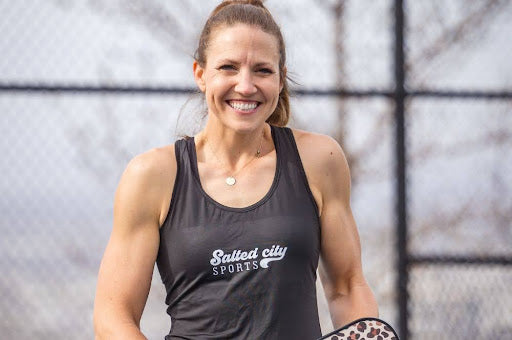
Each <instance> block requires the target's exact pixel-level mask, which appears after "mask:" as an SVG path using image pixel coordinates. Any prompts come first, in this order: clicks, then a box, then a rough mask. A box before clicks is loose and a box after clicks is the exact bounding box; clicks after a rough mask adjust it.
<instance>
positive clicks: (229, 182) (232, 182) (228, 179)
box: [204, 130, 265, 187]
mask: <svg viewBox="0 0 512 340" xmlns="http://www.w3.org/2000/svg"><path fill="white" fill-rule="evenodd" d="M264 133H265V130H263V133H262V134H261V139H260V146H259V147H258V149H257V150H256V153H255V154H254V156H253V157H252V158H251V160H250V161H248V162H247V163H245V164H244V166H243V167H241V168H240V169H238V170H237V171H236V172H235V173H233V174H231V175H229V176H227V177H226V179H225V180H224V181H225V182H226V184H227V185H229V186H230V187H232V186H233V185H235V184H236V178H235V176H236V175H237V174H238V173H239V172H240V171H242V170H243V169H245V167H246V166H248V165H249V164H250V163H251V162H252V161H253V160H255V159H256V158H260V157H261V145H262V144H263V135H264ZM204 143H205V144H206V145H208V149H210V152H211V153H212V154H213V156H214V157H215V159H216V160H217V162H219V163H220V164H221V166H222V167H223V168H224V169H225V168H226V166H225V164H224V163H223V162H221V161H220V159H219V157H217V153H216V152H215V151H214V150H213V149H212V147H211V145H210V142H209V141H208V137H206V136H204Z"/></svg>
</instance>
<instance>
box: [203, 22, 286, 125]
mask: <svg viewBox="0 0 512 340" xmlns="http://www.w3.org/2000/svg"><path fill="white" fill-rule="evenodd" d="M194 76H195V79H196V82H197V84H198V86H199V88H200V89H201V91H202V92H204V94H205V97H206V103H207V105H208V114H209V119H210V120H212V119H214V120H216V121H218V122H219V123H220V124H221V125H223V126H224V127H227V128H229V129H232V130H234V131H238V132H244V131H245V132H249V131H254V130H255V129H256V128H258V127H261V125H262V124H263V123H264V122H265V121H266V120H267V118H268V117H270V115H271V114H272V113H273V112H274V110H275V108H276V106H277V102H278V99H279V92H280V91H281V89H282V84H281V81H280V78H279V47H278V41H277V39H276V38H275V37H274V36H273V35H271V34H268V33H266V32H264V31H262V30H261V29H260V28H258V27H256V26H249V25H245V24H237V25H234V26H221V27H218V28H216V29H215V30H214V31H213V32H212V35H211V38H210V41H209V45H208V48H207V50H206V64H205V65H203V67H202V66H200V65H199V64H198V63H197V62H195V63H194Z"/></svg>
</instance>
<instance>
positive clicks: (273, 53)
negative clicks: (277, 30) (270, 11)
mask: <svg viewBox="0 0 512 340" xmlns="http://www.w3.org/2000/svg"><path fill="white" fill-rule="evenodd" d="M206 54H207V59H223V58H231V59H233V58H236V59H241V58H249V57H250V58H251V59H258V61H264V62H272V63H275V62H277V63H279V43H278V40H277V38H276V37H275V36H273V35H272V34H270V33H267V32H265V31H263V30H262V29H261V28H259V27H257V26H249V25H246V24H236V25H232V26H226V25H223V26H220V27H217V28H215V30H214V31H213V32H212V34H211V37H210V41H209V44H208V49H207V53H206Z"/></svg>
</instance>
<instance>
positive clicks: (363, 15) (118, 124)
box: [0, 0, 512, 339]
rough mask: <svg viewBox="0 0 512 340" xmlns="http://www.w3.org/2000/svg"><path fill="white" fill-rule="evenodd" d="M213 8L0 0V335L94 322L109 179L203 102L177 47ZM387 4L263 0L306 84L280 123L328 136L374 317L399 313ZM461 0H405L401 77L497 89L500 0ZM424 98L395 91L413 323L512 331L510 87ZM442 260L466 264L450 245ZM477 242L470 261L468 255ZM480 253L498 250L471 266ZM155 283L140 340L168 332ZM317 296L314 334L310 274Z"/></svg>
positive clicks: (430, 329)
mask: <svg viewBox="0 0 512 340" xmlns="http://www.w3.org/2000/svg"><path fill="white" fill-rule="evenodd" d="M215 4H216V2H211V3H209V2H208V4H203V3H202V2H197V1H151V2H148V1H142V0H126V1H120V0H119V1H110V2H108V3H106V2H102V1H95V0H94V1H85V0H83V1H78V0H75V1H62V0H49V1H45V2H41V1H33V0H24V1H19V2H16V3H7V2H5V1H0V13H2V14H0V17H1V18H2V20H0V32H1V35H0V36H1V38H0V50H2V58H1V59H0V110H1V112H2V114H1V115H0V117H1V118H0V119H1V120H0V131H1V135H2V138H1V139H0V152H1V154H2V156H3V157H2V162H1V163H0V171H1V173H2V176H1V177H0V178H1V179H0V189H1V193H2V195H1V196H0V211H1V218H0V234H1V237H0V255H1V256H0V271H1V273H2V276H1V277H0V297H1V302H0V329H1V330H2V334H3V336H5V337H6V338H9V339H29V338H33V337H39V338H45V339H46V338H52V339H69V338H74V339H91V338H93V332H92V308H93V299H94V292H95V285H96V276H97V271H98V267H99V262H100V259H101V256H102V253H103V250H104V247H105V245H106V243H107V241H108V237H109V233H110V229H111V220H112V201H113V195H114V191H115V188H116V186H117V182H118V180H119V177H120V175H121V173H122V171H123V169H124V167H125V166H126V164H127V162H128V161H129V160H130V159H131V158H132V157H133V156H135V155H137V154H139V153H141V152H144V151H146V150H148V149H150V148H153V147H157V146H160V145H165V144H168V143H172V142H173V141H174V140H175V138H177V136H178V135H180V134H186V133H189V134H191V133H193V129H194V127H196V126H197V124H198V119H197V112H198V111H201V109H202V106H201V103H200V100H199V101H198V100H197V99H192V100H190V98H193V95H192V94H189V93H187V91H188V89H193V87H194V83H193V79H192V77H191V62H192V54H193V51H194V43H195V41H196V40H195V39H196V38H197V35H198V32H197V29H198V27H199V26H200V23H201V22H203V21H204V19H205V18H206V16H207V14H208V13H209V11H210V10H211V9H212V8H213V7H214V6H215ZM393 4H394V1H392V0H383V1H378V2H375V1H369V0H365V1H353V0H352V1H335V0H331V1H328V0H325V1H322V0H316V1H315V0H294V1H291V0H286V1H267V5H268V6H269V7H270V9H271V10H272V11H273V13H274V15H275V16H276V18H277V20H278V21H279V23H280V24H281V26H282V28H283V33H284V35H285V39H286V40H287V43H288V57H289V71H290V73H291V75H292V77H293V78H294V79H296V80H297V82H298V83H299V84H298V85H295V88H296V89H299V90H302V92H300V91H299V92H298V94H297V95H296V96H295V97H294V98H293V99H292V110H293V113H294V119H293V121H292V126H295V127H299V128H305V129H307V130H311V131H315V132H320V133H326V134H330V135H332V136H334V137H335V138H337V139H338V140H339V141H340V143H342V145H343V147H344V150H345V152H346V155H347V158H348V159H349V163H350V165H351V170H352V180H353V188H352V190H353V192H352V208H353V211H354V215H355V218H356V221H357V222H358V226H359V231H360V235H361V240H362V246H363V254H362V255H363V263H364V270H365V274H366V276H367V279H368V281H369V283H370V286H371V287H372V288H373V290H374V292H375V294H376V297H377V300H378V302H379V307H380V313H381V317H382V318H384V319H386V320H388V321H389V322H390V323H391V324H393V325H397V324H398V323H399V318H398V314H399V306H397V304H396V299H397V295H398V291H397V290H396V285H395V281H396V279H397V275H398V271H397V265H396V257H397V247H398V246H399V245H397V241H396V229H395V224H396V223H397V222H396V217H395V201H396V194H395V192H394V191H395V181H396V179H395V178H396V175H395V166H396V165H395V151H394V148H395V139H394V131H395V127H396V126H395V116H394V110H395V102H394V99H393V92H392V91H393V87H394V80H393V68H392V64H393V61H392V59H393V41H394V37H393V25H394V18H393V11H392V8H393ZM465 4H466V2H464V1H462V0H457V1H455V0H454V1H450V2H444V1H431V2H428V4H427V3H425V2H414V1H406V2H405V9H406V11H405V13H406V18H407V24H406V31H405V32H406V55H407V60H406V62H407V65H406V69H407V71H408V77H407V79H406V80H407V83H406V88H407V90H409V91H410V92H413V91H414V90H415V89H422V88H425V87H426V88H450V89H460V90H467V89H478V90H489V91H493V90H500V89H503V88H510V85H511V84H510V75H511V74H512V69H511V68H510V67H509V66H510V65H509V66H507V65H508V64H510V63H505V62H504V61H505V60H506V58H507V56H508V55H510V53H509V52H512V51H511V48H512V47H510V44H506V41H508V40H506V39H508V38H507V37H508V35H507V34H506V32H507V30H508V32H510V29H511V26H510V22H512V20H510V19H512V18H511V16H512V15H511V14H510V13H511V12H512V11H511V7H510V4H509V3H508V2H507V1H490V0H489V1H484V0H480V1H475V2H472V4H471V5H465ZM478 11H480V16H478V15H476V14H475V13H478ZM464 23H465V25H463V24H464ZM471 27H472V28H473V30H471V29H470V28H471ZM450 32H452V35H449V34H448V33H450ZM504 33H505V34H504ZM443 36H447V37H448V38H449V39H448V42H446V41H445V40H443V39H442V37H443ZM478 46H482V48H478ZM461 59H463V62H461ZM482 65H483V66H482ZM496 65H499V67H498V66H496ZM506 67H509V68H508V69H507V68H506ZM105 86H108V87H105ZM155 89H156V90H155ZM332 89H334V90H332ZM337 89H351V90H350V91H341V92H340V91H338V92H337V91H336V90H337ZM354 89H356V90H354ZM357 89H359V90H357ZM340 93H342V95H341V96H340ZM438 97H443V96H442V92H439V91H438V95H437V97H436V96H432V97H429V98H422V97H418V96H416V97H415V96H414V95H410V96H409V98H408V99H407V102H406V106H405V109H406V121H407V125H406V131H407V140H406V145H407V160H408V170H407V176H408V177H407V183H408V196H407V202H408V203H409V206H408V216H409V225H408V227H409V229H408V235H409V238H408V241H409V243H408V245H406V247H407V251H408V254H409V257H410V265H409V267H408V268H409V272H408V274H409V285H408V291H407V293H408V296H409V304H408V307H407V308H408V309H407V310H408V315H409V319H408V329H409V334H410V338H412V339H430V338H432V337H434V336H435V337H437V338H441V339H464V338H466V337H467V336H468V335H473V336H474V337H475V338H488V337H489V338H491V337H494V336H500V335H501V336H502V337H503V336H506V335H508V334H511V333H512V324H511V322H510V320H508V319H507V318H506V317H505V316H506V315H510V314H511V307H510V306H512V301H511V299H512V298H511V293H510V289H509V288H508V287H510V285H511V283H512V282H511V281H512V277H511V275H512V274H511V266H510V265H509V264H510V261H509V260H508V261H509V262H507V259H510V257H511V256H512V250H511V246H510V245H511V244H512V235H511V234H512V231H511V230H512V228H511V220H512V219H511V216H510V215H511V211H512V200H511V197H512V195H510V190H511V184H510V183H512V178H511V174H512V171H511V170H512V169H511V167H512V162H511V159H512V157H511V154H510V150H511V148H510V144H511V132H512V131H511V130H512V124H511V123H512V121H511V120H512V112H511V111H512V109H511V106H512V105H511V101H510V94H509V95H508V97H505V98H504V99H501V100H490V99H484V98H479V97H478V96H477V97H475V98H473V99H471V100H467V99H460V98H444V99H439V98H438ZM507 98H508V99H507ZM184 103H187V104H186V105H185V106H184ZM177 122H179V124H177ZM450 256H457V257H458V258H459V259H462V260H461V261H460V262H461V263H463V264H460V263H453V261H452V262H449V261H446V260H450ZM475 257H477V258H478V259H483V260H482V261H481V262H478V261H476V262H477V263H476V264H475V263H472V262H471V259H474V258H475ZM496 257H500V258H504V259H505V261H504V263H509V264H508V265H507V264H503V263H502V262H503V261H502V262H499V263H495V262H492V261H489V262H485V259H486V258H487V259H488V258H491V259H492V258H496ZM426 259H427V260H426ZM429 259H430V260H429ZM464 261H465V262H464ZM474 262H475V261H474ZM464 263H465V264H464ZM164 298H165V292H164V289H163V285H162V283H161V281H160V277H159V275H158V273H157V272H155V274H154V277H153V282H152V287H151V292H150V295H149V299H148V303H147V305H146V309H145V312H144V315H143V319H142V322H141V327H142V330H143V332H144V333H145V334H146V335H147V336H148V338H149V339H161V338H162V337H163V335H164V334H166V333H167V332H168V330H169V327H170V319H169V318H168V317H167V316H166V314H165V309H166V306H165V304H164ZM319 310H320V315H321V323H322V329H323V330H324V332H327V331H328V330H330V329H332V325H331V324H330V321H329V316H328V312H327V307H326V303H325V299H324V298H323V297H322V290H321V289H319Z"/></svg>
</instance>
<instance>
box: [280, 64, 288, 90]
mask: <svg viewBox="0 0 512 340" xmlns="http://www.w3.org/2000/svg"><path fill="white" fill-rule="evenodd" d="M287 71H288V70H287V69H286V66H285V67H284V68H283V78H282V79H279V93H281V91H283V87H284V80H285V79H286V72H287Z"/></svg>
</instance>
